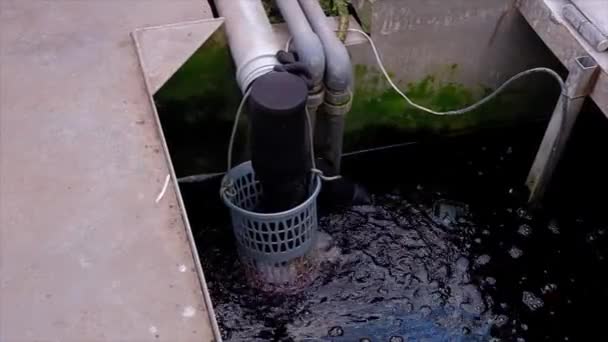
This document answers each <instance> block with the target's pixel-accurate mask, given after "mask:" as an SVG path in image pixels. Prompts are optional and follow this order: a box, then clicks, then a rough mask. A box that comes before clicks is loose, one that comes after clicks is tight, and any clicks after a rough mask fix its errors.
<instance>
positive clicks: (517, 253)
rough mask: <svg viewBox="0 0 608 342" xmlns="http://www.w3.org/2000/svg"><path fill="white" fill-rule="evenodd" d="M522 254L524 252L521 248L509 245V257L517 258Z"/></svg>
mask: <svg viewBox="0 0 608 342" xmlns="http://www.w3.org/2000/svg"><path fill="white" fill-rule="evenodd" d="M523 254H524V252H523V251H522V250H521V249H519V248H517V247H515V246H513V247H511V249H510V250H509V255H510V256H511V258H513V259H518V258H519V257H521V256H522V255H523Z"/></svg>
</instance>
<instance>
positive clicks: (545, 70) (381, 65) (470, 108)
mask: <svg viewBox="0 0 608 342" xmlns="http://www.w3.org/2000/svg"><path fill="white" fill-rule="evenodd" d="M348 31H350V32H357V33H359V34H361V35H363V36H364V37H365V38H366V39H367V40H368V41H369V44H370V46H371V47H372V51H373V52H374V55H375V56H376V61H377V62H378V67H379V68H380V70H381V71H382V73H383V74H384V77H385V78H386V80H387V81H388V83H389V84H390V85H391V87H392V88H393V89H394V90H395V92H397V94H399V95H401V97H403V99H404V100H405V101H406V102H407V103H408V104H409V105H410V106H412V107H414V108H417V109H419V110H421V111H424V112H426V113H429V114H433V115H458V114H465V113H468V112H471V111H473V110H475V109H477V108H479V107H481V106H482V105H484V104H485V103H487V102H488V101H490V100H491V99H493V98H494V97H495V96H496V95H498V94H499V93H500V92H502V91H503V90H504V89H505V88H506V87H507V86H509V85H510V84H511V83H513V82H514V81H516V80H518V79H520V78H522V77H524V76H527V75H530V74H533V73H537V72H538V73H541V72H542V73H547V74H549V75H551V76H553V77H554V78H555V79H556V80H557V82H558V83H559V85H560V87H561V91H562V95H565V89H566V86H565V84H564V80H563V79H562V78H561V77H560V76H559V74H557V73H556V72H555V71H553V70H551V69H549V68H542V67H541V68H533V69H529V70H526V71H522V72H520V73H518V74H516V75H515V76H513V77H511V78H509V79H508V80H507V81H506V82H505V83H503V84H502V85H501V86H500V87H498V88H496V90H494V91H493V92H492V93H491V94H489V95H488V96H486V97H484V98H483V99H481V100H480V101H478V102H477V103H474V104H472V105H470V106H468V107H466V108H462V109H458V110H449V111H445V112H438V111H434V110H432V109H430V108H426V107H423V106H421V105H419V104H417V103H415V102H414V101H412V100H411V99H410V98H409V97H408V96H407V95H405V94H404V93H403V92H402V91H401V89H399V87H397V85H396V84H395V83H394V82H393V80H392V79H391V77H390V76H389V74H388V72H387V71H386V69H385V68H384V63H382V59H381V58H380V53H379V52H378V49H377V48H376V44H374V41H373V40H372V37H370V36H369V35H368V34H367V33H365V32H363V31H361V30H358V29H353V28H349V29H348Z"/></svg>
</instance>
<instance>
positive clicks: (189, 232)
mask: <svg viewBox="0 0 608 342" xmlns="http://www.w3.org/2000/svg"><path fill="white" fill-rule="evenodd" d="M211 21H220V22H221V24H220V25H219V26H218V29H219V28H221V27H222V24H223V23H224V18H214V19H201V20H194V21H186V22H180V23H174V24H167V25H158V26H149V27H143V28H137V29H135V30H134V31H133V32H131V38H132V39H133V43H134V44H135V49H136V50H137V59H138V62H139V66H140V68H141V71H142V75H141V76H142V78H143V81H144V83H145V86H146V93H147V96H148V100H149V101H150V106H151V107H152V111H153V112H154V120H155V122H156V129H157V132H158V134H159V136H160V138H161V139H160V140H161V142H162V147H163V153H164V156H165V159H166V161H167V164H168V167H169V176H170V178H171V180H172V182H171V184H172V186H173V188H174V190H175V193H176V195H177V201H178V205H179V207H180V212H181V216H182V222H183V223H184V228H185V230H186V234H187V236H188V240H189V242H190V250H191V253H192V258H193V259H194V264H195V266H196V272H197V274H198V278H199V282H200V286H201V290H202V292H203V298H204V300H205V305H206V306H207V312H208V315H209V321H210V322H211V329H212V330H213V335H214V338H215V341H216V342H221V341H222V336H221V333H220V329H219V326H218V323H217V319H216V316H215V310H214V308H213V303H212V301H211V296H210V295H209V289H208V288H207V281H206V280H205V274H204V272H203V266H202V264H201V261H200V258H199V255H198V252H197V247H196V242H195V241H194V235H193V234H192V227H191V226H190V221H189V220H188V213H187V211H186V206H185V204H184V200H183V198H182V194H181V191H180V188H179V184H178V182H177V176H176V174H175V168H174V167H173V162H172V161H171V155H170V153H169V146H168V145H167V140H166V139H165V135H164V132H163V130H162V125H161V122H160V117H159V115H158V110H157V108H156V104H155V102H154V94H153V92H152V91H151V87H150V84H149V82H148V78H147V77H146V65H145V62H144V61H143V59H142V51H141V47H140V44H139V41H138V39H137V33H138V32H139V31H144V30H150V29H160V28H170V27H174V26H181V25H187V24H194V23H200V22H211Z"/></svg>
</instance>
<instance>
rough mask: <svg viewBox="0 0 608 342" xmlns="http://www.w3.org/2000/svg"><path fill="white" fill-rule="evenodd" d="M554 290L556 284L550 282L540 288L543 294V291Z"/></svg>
mask: <svg viewBox="0 0 608 342" xmlns="http://www.w3.org/2000/svg"><path fill="white" fill-rule="evenodd" d="M555 290H557V285H555V284H552V283H551V284H547V285H545V287H543V288H542V290H541V292H542V293H543V294H545V293H549V292H553V291H555Z"/></svg>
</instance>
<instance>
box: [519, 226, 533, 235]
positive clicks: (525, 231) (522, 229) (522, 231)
mask: <svg viewBox="0 0 608 342" xmlns="http://www.w3.org/2000/svg"><path fill="white" fill-rule="evenodd" d="M517 233H519V235H521V236H530V234H532V227H530V225H527V224H522V225H521V226H519V229H518V230H517Z"/></svg>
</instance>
